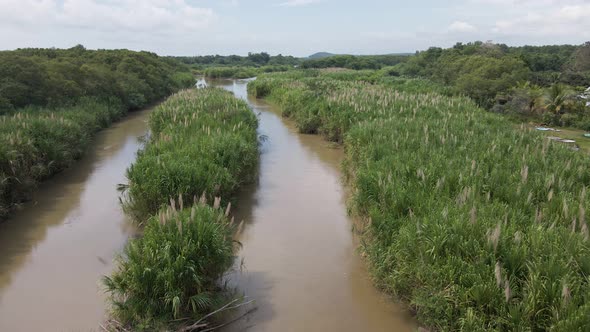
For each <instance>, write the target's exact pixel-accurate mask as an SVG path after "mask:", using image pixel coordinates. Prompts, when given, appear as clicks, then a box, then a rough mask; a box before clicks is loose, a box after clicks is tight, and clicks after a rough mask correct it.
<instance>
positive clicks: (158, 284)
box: [104, 88, 258, 330]
mask: <svg viewBox="0 0 590 332" xmlns="http://www.w3.org/2000/svg"><path fill="white" fill-rule="evenodd" d="M149 123H150V130H151V137H150V139H149V140H148V142H147V143H146V147H145V149H144V150H143V151H140V152H139V155H138V158H137V160H136V162H135V163H134V164H133V165H132V166H131V167H130V168H129V169H128V172H127V176H128V179H129V184H128V185H127V188H126V189H127V190H126V195H125V200H124V202H123V205H124V209H125V211H126V212H128V213H129V214H130V215H131V216H132V217H133V218H135V220H136V221H138V222H139V223H141V225H143V226H144V228H143V234H142V236H141V237H139V238H138V239H135V240H132V241H130V242H129V243H128V245H127V246H126V248H125V251H124V252H123V255H122V256H121V257H120V258H119V260H118V269H117V270H116V271H115V272H114V273H113V274H112V275H111V276H110V277H105V279H104V281H105V285H106V287H107V291H108V292H109V293H110V295H111V300H112V302H113V315H114V316H115V318H117V319H118V321H120V322H121V324H123V326H126V327H130V328H134V329H160V328H162V329H170V328H173V329H176V328H188V327H191V329H187V330H202V329H206V328H210V326H209V324H210V321H211V319H215V317H214V316H215V315H212V313H216V312H221V311H225V310H227V309H230V308H232V307H233V306H232V305H230V304H232V303H234V301H235V300H231V294H229V293H228V292H227V291H226V289H225V287H224V285H223V281H222V280H221V279H222V276H223V274H224V273H225V272H226V271H227V270H228V269H229V268H230V267H231V265H232V263H233V259H234V245H235V243H234V240H233V235H234V227H233V219H231V220H230V219H229V218H230V217H229V213H230V206H231V198H232V197H233V195H234V194H235V193H236V191H237V190H238V188H239V187H240V186H241V185H242V184H244V183H246V182H249V181H252V180H253V179H254V177H255V176H256V170H257V167H256V166H257V163H258V137H257V133H256V129H257V125H258V119H257V118H256V116H255V115H254V113H253V112H252V111H251V110H250V109H249V108H248V105H247V104H246V103H245V102H244V101H242V100H239V99H237V98H235V97H234V96H233V95H232V94H231V93H230V92H227V91H224V90H222V89H218V88H206V89H200V90H196V89H193V90H184V91H181V92H179V93H177V94H175V95H173V96H171V97H170V98H169V99H168V100H167V101H165V102H164V103H162V104H160V105H159V106H158V107H157V108H156V109H155V110H154V111H153V112H152V113H151V114H150V120H149ZM197 197H200V198H199V199H198V200H197ZM220 197H225V198H228V199H229V201H228V204H227V206H226V208H225V209H223V210H222V209H221V206H220V205H221V198H220ZM183 198H184V199H183ZM191 198H193V199H191ZM207 201H209V202H213V204H212V206H209V205H207V204H206V202H207ZM187 202H189V203H187ZM187 324H188V325H189V326H187ZM181 325H182V326H181Z"/></svg>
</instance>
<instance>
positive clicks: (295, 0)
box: [279, 0, 319, 7]
mask: <svg viewBox="0 0 590 332" xmlns="http://www.w3.org/2000/svg"><path fill="white" fill-rule="evenodd" d="M316 2H319V0H288V1H285V2H283V3H280V4H279V6H283V7H299V6H306V5H311V4H312V3H316Z"/></svg>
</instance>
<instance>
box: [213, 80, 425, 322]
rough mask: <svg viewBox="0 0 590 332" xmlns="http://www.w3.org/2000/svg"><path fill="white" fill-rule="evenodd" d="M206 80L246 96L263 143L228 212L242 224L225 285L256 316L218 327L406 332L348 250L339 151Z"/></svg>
mask: <svg viewBox="0 0 590 332" xmlns="http://www.w3.org/2000/svg"><path fill="white" fill-rule="evenodd" d="M210 84H212V85H215V86H220V87H223V88H225V89H227V90H229V91H232V92H233V93H234V94H235V95H236V96H238V97H240V98H243V99H245V100H247V101H248V103H249V104H250V105H251V107H252V109H253V110H254V112H256V113H257V114H259V119H260V129H259V134H260V135H265V136H266V138H267V139H266V141H265V142H264V143H263V144H262V147H261V150H262V151H261V161H260V176H259V181H258V183H257V184H255V185H253V186H251V187H250V188H247V189H246V190H245V192H244V193H243V194H242V195H241V197H239V198H238V200H237V201H238V204H239V209H238V210H237V211H234V212H235V214H236V216H237V217H239V218H242V219H243V220H244V221H245V224H246V226H245V229H244V231H243V233H242V235H241V236H240V238H239V241H240V242H241V243H242V245H243V247H242V249H241V251H240V253H239V259H238V263H237V266H236V271H238V272H235V273H234V274H233V275H232V276H230V278H231V283H232V285H233V286H235V287H236V288H237V290H238V291H239V292H241V293H243V294H244V295H246V296H247V297H248V298H249V299H253V300H255V304H254V306H255V308H256V310H255V311H253V312H252V313H250V314H248V315H247V316H245V317H244V318H243V319H241V320H239V321H238V322H236V323H234V324H232V325H230V327H229V328H228V329H227V331H244V330H247V331H338V332H345V331H377V332H379V331H415V330H416V325H414V324H413V322H412V321H411V319H409V318H408V317H409V315H408V314H407V313H406V312H404V311H403V310H401V309H400V308H399V307H397V306H396V305H394V304H393V302H392V301H391V299H388V298H387V297H386V296H384V295H383V294H381V293H380V292H379V291H377V290H376V289H375V288H374V287H373V285H372V284H371V281H370V280H369V275H368V273H367V271H366V267H365V265H364V263H363V262H362V261H361V258H360V257H359V255H358V253H357V251H356V248H357V245H356V244H355V238H354V236H353V232H352V220H351V219H350V218H349V217H348V215H347V209H346V204H345V201H344V200H345V189H344V186H343V184H342V181H341V174H340V172H339V168H340V163H341V161H342V158H343V152H342V150H341V149H336V148H334V147H331V146H330V144H329V143H327V142H325V141H324V140H322V139H321V138H320V137H318V136H313V135H301V134H299V133H297V130H296V128H295V127H294V126H293V124H292V122H291V121H289V120H285V119H283V118H282V117H281V116H280V113H279V112H278V111H277V110H276V109H275V108H274V107H272V106H271V105H269V104H267V103H265V102H263V101H260V100H256V99H254V98H252V97H249V96H248V95H247V91H246V85H247V81H244V80H237V81H227V80H225V81H219V80H216V81H212V82H210ZM242 260H243V265H242ZM240 270H241V272H239V271H240Z"/></svg>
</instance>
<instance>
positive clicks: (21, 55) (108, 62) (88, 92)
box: [0, 46, 194, 112]
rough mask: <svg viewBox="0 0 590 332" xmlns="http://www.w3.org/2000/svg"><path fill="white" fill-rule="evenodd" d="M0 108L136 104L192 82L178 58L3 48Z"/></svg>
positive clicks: (135, 106)
mask: <svg viewBox="0 0 590 332" xmlns="http://www.w3.org/2000/svg"><path fill="white" fill-rule="evenodd" d="M0 77H1V78H2V79H1V80H0V111H2V112H7V111H10V110H14V109H18V108H20V107H25V106H29V105H37V106H48V107H53V106H64V105H72V104H75V103H76V101H77V100H78V99H79V98H81V97H96V98H98V99H101V100H108V99H111V98H117V99H119V100H120V101H121V102H122V103H123V106H124V107H126V108H127V109H138V108H142V107H145V106H147V105H148V104H150V103H152V102H154V101H156V100H158V99H161V98H163V97H165V96H167V95H169V94H170V93H172V92H174V91H176V90H177V89H179V88H181V87H187V86H190V85H192V84H193V83H194V79H193V77H192V75H191V74H190V73H189V72H188V70H187V69H186V68H185V67H184V66H181V65H180V64H179V63H178V62H176V61H174V60H171V59H165V58H161V57H158V56H157V55H155V54H153V53H148V52H132V51H127V50H99V51H90V50H86V49H84V47H83V46H76V47H74V48H70V49H67V50H62V49H19V50H16V51H3V52H0Z"/></svg>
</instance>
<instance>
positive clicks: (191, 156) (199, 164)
mask: <svg viewBox="0 0 590 332" xmlns="http://www.w3.org/2000/svg"><path fill="white" fill-rule="evenodd" d="M257 126H258V120H257V118H256V116H255V115H254V113H253V112H252V111H251V110H250V109H249V108H248V105H247V104H246V103H245V102H244V101H241V100H239V99H237V98H235V97H233V95H232V94H231V93H230V92H227V91H224V90H222V89H217V88H207V89H200V90H197V89H193V90H184V91H181V92H179V93H177V94H175V95H173V96H172V97H170V98H169V99H168V100H166V101H165V102H164V103H162V104H160V105H159V106H158V107H157V108H156V109H155V110H154V111H153V112H152V114H151V116H150V130H151V138H150V140H149V142H148V143H147V146H146V148H145V149H144V150H143V151H140V152H139V154H138V158H137V160H136V162H135V163H134V164H133V165H132V166H131V167H130V168H129V169H128V171H127V177H128V179H129V183H128V187H127V190H126V197H125V200H124V208H125V210H126V212H128V213H129V214H130V215H131V216H132V217H133V218H134V219H135V220H137V221H138V222H142V221H144V220H146V219H147V218H148V217H149V216H150V215H153V214H154V213H156V212H157V211H158V210H159V209H160V208H162V206H163V205H165V204H167V202H168V201H169V199H170V198H171V197H178V195H179V194H180V195H183V196H184V197H194V196H197V197H198V196H200V195H201V194H202V193H203V192H205V193H206V195H207V198H208V199H209V200H212V199H213V198H214V197H224V198H228V199H229V198H231V197H233V195H234V194H235V193H236V191H237V189H238V188H239V187H240V186H241V185H242V184H244V183H246V182H250V181H252V180H253V179H254V177H255V176H256V166H257V165H258V141H257V139H258V138H257V133H256V128H257Z"/></svg>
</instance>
